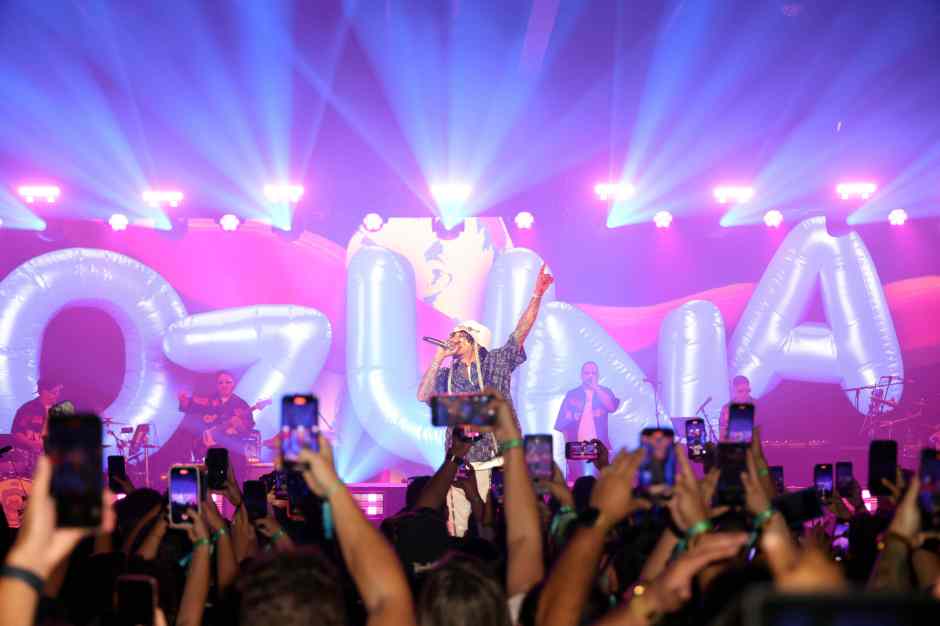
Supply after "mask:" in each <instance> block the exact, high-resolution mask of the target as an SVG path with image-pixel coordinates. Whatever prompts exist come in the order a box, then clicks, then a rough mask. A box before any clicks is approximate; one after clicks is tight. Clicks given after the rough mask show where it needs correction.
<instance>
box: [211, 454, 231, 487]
mask: <svg viewBox="0 0 940 626" xmlns="http://www.w3.org/2000/svg"><path fill="white" fill-rule="evenodd" d="M206 475H207V480H208V483H207V484H208V487H209V489H212V490H213V491H221V490H222V489H225V483H226V482H228V450H226V449H225V448H209V449H208V450H207V451H206Z"/></svg>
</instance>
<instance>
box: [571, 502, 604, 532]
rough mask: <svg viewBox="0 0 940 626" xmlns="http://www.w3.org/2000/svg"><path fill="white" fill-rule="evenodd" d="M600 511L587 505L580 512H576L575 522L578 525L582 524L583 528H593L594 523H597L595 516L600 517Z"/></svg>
mask: <svg viewBox="0 0 940 626" xmlns="http://www.w3.org/2000/svg"><path fill="white" fill-rule="evenodd" d="M600 515H601V512H600V510H599V509H598V508H596V507H593V506H589V507H588V508H586V509H584V510H583V511H581V512H580V513H578V519H577V523H578V526H584V527H585V528H593V526H594V524H596V523H597V518H598V517H600Z"/></svg>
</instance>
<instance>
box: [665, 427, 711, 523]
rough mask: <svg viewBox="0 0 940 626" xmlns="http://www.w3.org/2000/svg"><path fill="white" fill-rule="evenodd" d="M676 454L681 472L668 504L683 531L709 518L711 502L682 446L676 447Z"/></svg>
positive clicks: (674, 519) (675, 520)
mask: <svg viewBox="0 0 940 626" xmlns="http://www.w3.org/2000/svg"><path fill="white" fill-rule="evenodd" d="M675 454H676V458H677V459H678V461H679V472H678V476H676V485H675V488H674V489H673V496H672V498H671V499H670V500H669V501H668V503H667V505H666V506H667V508H668V509H669V512H670V513H671V514H672V521H674V522H675V523H676V526H678V527H679V528H680V529H681V530H682V531H687V530H689V529H690V528H692V527H693V526H695V525H696V524H698V523H699V522H703V521H705V520H707V519H708V518H709V502H708V501H706V500H705V498H704V497H703V493H702V490H701V489H700V488H699V485H698V482H697V481H696V480H695V474H694V473H692V467H691V466H690V465H689V459H688V457H686V454H685V450H684V449H683V448H682V446H676V447H675Z"/></svg>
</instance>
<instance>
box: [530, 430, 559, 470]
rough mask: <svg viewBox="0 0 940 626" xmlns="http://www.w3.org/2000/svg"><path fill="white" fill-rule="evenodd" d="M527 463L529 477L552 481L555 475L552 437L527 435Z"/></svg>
mask: <svg viewBox="0 0 940 626" xmlns="http://www.w3.org/2000/svg"><path fill="white" fill-rule="evenodd" d="M525 462H526V465H528V467H529V475H530V476H532V478H538V479H541V480H551V478H552V474H553V473H554V472H553V470H554V468H553V467H552V435H526V436H525Z"/></svg>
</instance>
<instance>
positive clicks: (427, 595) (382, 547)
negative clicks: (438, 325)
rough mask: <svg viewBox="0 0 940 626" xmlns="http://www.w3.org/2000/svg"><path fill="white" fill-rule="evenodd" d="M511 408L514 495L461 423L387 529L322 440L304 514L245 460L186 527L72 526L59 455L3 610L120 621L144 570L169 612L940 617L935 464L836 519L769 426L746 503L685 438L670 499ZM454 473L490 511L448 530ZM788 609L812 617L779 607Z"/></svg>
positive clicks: (143, 506)
mask: <svg viewBox="0 0 940 626" xmlns="http://www.w3.org/2000/svg"><path fill="white" fill-rule="evenodd" d="M493 409H494V410H495V412H496V421H495V426H493V427H492V434H493V436H494V437H495V440H496V442H497V443H496V445H497V446H498V447H499V451H500V452H501V456H502V459H503V468H502V472H503V488H502V490H501V493H498V494H495V493H492V492H491V493H485V494H484V493H480V492H479V488H478V481H477V480H476V479H475V477H474V476H473V475H472V472H471V474H470V475H469V476H468V477H462V478H458V469H459V467H458V465H459V460H460V459H463V458H464V457H465V456H466V455H467V453H468V451H469V448H470V446H471V443H470V442H468V441H466V440H464V439H463V438H461V437H453V438H452V439H451V442H450V446H451V449H450V451H449V454H448V455H447V460H446V461H445V462H444V463H443V465H442V466H441V467H440V468H439V469H438V470H437V471H436V473H435V474H434V475H433V476H429V477H422V478H419V479H416V480H413V481H412V483H411V484H410V485H409V489H408V498H407V505H406V507H405V509H404V510H402V511H401V512H399V513H397V514H396V515H394V516H392V517H389V518H387V519H385V520H384V522H383V523H382V526H381V528H380V529H376V528H375V527H374V526H373V525H372V524H371V523H370V522H369V521H368V520H367V519H366V517H365V516H364V515H363V513H362V511H361V510H360V507H359V506H358V504H357V502H356V500H355V499H354V498H353V496H352V495H351V494H350V491H349V490H348V489H347V487H346V486H345V485H344V484H343V483H342V481H341V480H340V478H339V477H338V475H337V473H336V470H335V468H334V463H333V455H332V449H331V446H330V443H329V441H327V440H326V439H325V438H322V437H321V438H320V446H319V448H320V449H319V451H318V452H317V451H312V450H305V451H304V452H303V453H302V461H303V463H304V464H305V466H304V469H302V475H303V479H304V481H305V482H306V484H307V486H308V487H309V489H310V492H311V494H310V496H309V498H308V499H307V501H305V502H304V503H303V506H302V509H303V516H301V517H302V519H300V518H298V516H296V515H295V516H291V517H288V516H287V515H286V512H285V511H284V510H283V509H282V508H279V507H277V506H275V505H276V501H274V500H273V499H272V500H271V502H270V505H271V506H270V508H269V512H268V515H267V516H265V517H262V518H259V519H252V518H251V517H250V516H249V514H248V512H247V508H246V507H245V506H244V501H243V499H242V493H241V491H240V489H239V486H238V483H237V481H236V477H235V476H234V473H233V472H230V473H229V477H228V481H227V483H226V485H225V488H224V489H223V490H221V491H220V493H221V494H222V496H223V497H224V498H225V499H226V500H227V501H228V502H229V503H230V504H231V506H232V507H233V508H234V511H235V512H234V514H233V516H232V519H226V518H225V517H223V515H222V514H221V513H220V512H219V510H218V508H217V507H216V505H215V503H214V502H213V500H212V499H211V498H207V499H205V501H204V502H203V503H202V506H201V512H199V513H196V512H195V511H194V512H193V514H192V515H191V517H192V522H193V523H192V524H191V525H190V526H189V527H188V528H186V529H183V530H181V529H176V528H170V527H169V524H168V519H167V498H166V495H165V494H160V493H158V492H156V491H154V490H151V489H146V488H141V489H136V490H133V491H131V493H129V494H127V495H126V497H124V498H123V499H120V500H115V499H114V496H113V494H111V493H110V492H108V491H107V490H105V491H104V495H103V502H102V507H103V510H104V514H103V516H102V524H101V527H100V528H97V529H78V528H60V527H57V524H56V504H55V501H54V499H53V497H52V496H51V495H50V490H49V483H50V477H51V472H52V470H51V463H50V461H49V459H47V458H40V460H39V463H38V466H37V469H36V472H35V475H34V477H33V478H34V482H33V490H32V494H31V497H30V499H29V504H28V507H27V511H26V515H25V517H24V520H23V524H22V526H21V528H19V530H18V532H17V533H16V535H15V537H14V536H9V537H4V538H3V546H2V547H3V550H4V556H3V563H4V565H3V570H2V575H0V624H2V625H3V626H29V625H31V624H74V625H84V624H108V623H114V624H120V623H121V619H120V618H119V616H118V614H117V613H116V612H115V610H114V606H115V598H114V595H115V594H114V589H115V582H116V581H117V579H118V577H120V576H124V575H127V574H135V575H144V576H149V577H152V579H153V580H155V581H156V588H157V589H158V596H157V598H158V601H157V603H156V606H155V610H154V615H153V623H154V624H159V625H163V624H180V625H184V626H198V625H200V624H241V625H243V626H255V625H257V626H261V625H265V626H267V625H270V624H277V625H278V626H293V625H295V624H296V625H301V624H305V625H306V624H324V625H333V624H370V625H378V624H389V625H392V624H394V625H401V626H407V625H408V624H416V623H417V624H420V625H421V626H445V625H453V626H470V625H471V624H472V625H483V626H488V625H499V626H510V625H514V624H525V625H538V626H563V625H571V626H574V625H576V624H599V625H605V626H607V625H615V624H623V625H645V624H655V623H662V624H764V623H766V624H778V623H779V624H789V623H799V624H823V623H840V622H839V619H842V622H841V623H862V622H858V621H852V620H851V615H864V616H865V620H866V621H864V623H882V622H881V621H880V619H881V618H880V617H879V616H881V617H884V618H885V619H888V620H889V621H888V622H885V623H931V621H932V622H933V623H935V620H936V615H938V614H940V613H937V612H936V609H937V608H940V604H936V605H933V604H932V603H934V602H936V600H934V599H933V598H940V549H938V546H940V544H938V541H937V537H936V536H934V535H931V534H930V533H925V532H923V531H922V527H921V516H920V512H919V510H918V506H917V501H916V495H917V493H918V489H919V485H918V479H917V477H916V476H915V477H914V478H912V479H911V480H910V484H907V485H904V484H901V478H900V477H899V479H898V482H897V483H892V484H891V485H890V486H891V489H892V494H893V495H892V496H891V497H885V498H881V499H880V501H879V503H878V507H877V510H876V511H874V512H870V511H869V510H868V509H867V508H866V506H865V503H864V502H863V501H862V498H861V490H860V489H859V488H858V485H857V484H856V485H853V487H852V488H851V489H850V490H849V491H848V492H847V493H836V494H835V496H834V497H833V498H832V500H831V502H830V503H829V504H828V506H827V507H826V510H825V515H824V516H823V517H822V518H820V519H817V520H815V521H813V522H812V523H798V524H795V523H793V521H792V520H788V519H787V517H786V516H785V515H784V514H783V513H782V512H781V511H778V510H777V509H775V507H774V506H773V504H772V503H773V501H774V498H775V497H776V496H778V495H779V494H777V493H776V489H777V488H776V487H775V485H774V484H773V482H772V481H771V479H770V477H769V475H768V471H767V468H768V463H767V460H766V458H765V456H764V453H763V451H762V449H761V446H760V437H759V435H758V436H755V437H754V438H753V443H752V444H751V447H750V448H749V450H748V452H747V471H746V472H745V473H744V474H743V475H742V477H741V479H742V482H743V486H744V492H745V499H744V505H743V506H742V507H740V508H735V507H732V508H729V507H718V508H716V507H714V506H713V504H712V503H713V501H714V494H715V490H716V488H717V486H718V482H719V481H718V479H719V470H718V469H711V470H710V471H708V472H706V473H704V475H703V476H702V477H701V478H697V477H696V473H695V471H693V464H691V463H690V462H689V460H688V459H687V458H686V457H685V455H684V454H683V453H682V451H681V449H680V448H678V447H677V451H678V452H679V454H678V469H677V476H676V480H675V486H674V488H673V489H672V493H671V497H669V498H655V499H651V498H647V497H644V496H643V495H642V494H638V493H637V491H636V490H635V488H634V487H635V484H636V474H637V471H638V468H639V466H640V464H641V462H642V461H643V455H644V451H643V450H642V449H640V450H637V451H634V452H626V451H623V452H619V453H618V454H616V455H615V456H614V457H613V458H612V459H610V460H609V462H608V459H607V454H606V453H605V454H602V455H601V458H599V459H598V460H597V461H596V464H597V465H598V469H599V470H600V471H599V475H598V476H597V477H593V476H583V477H581V478H579V479H578V480H577V481H576V482H575V484H574V486H573V487H572V488H569V485H568V484H567V482H566V481H565V480H564V478H563V477H562V474H561V472H560V471H559V470H558V469H557V468H556V469H555V474H554V477H553V478H552V479H550V480H538V481H536V480H533V479H532V478H530V476H529V474H528V470H527V466H526V462H525V458H524V453H523V448H522V446H521V445H519V444H520V440H521V433H520V432H519V428H518V426H517V424H516V421H515V420H514V419H513V416H512V410H511V407H510V405H509V404H508V402H506V401H505V400H503V399H502V398H497V399H496V400H495V401H494V406H493ZM699 474H702V473H701V472H699ZM454 484H457V485H458V486H459V487H460V488H461V489H462V490H463V491H464V493H465V494H466V498H467V500H468V501H469V503H470V506H471V509H472V512H471V518H470V523H469V525H468V529H467V532H466V533H465V534H464V535H463V536H462V537H456V536H453V535H452V533H451V532H449V531H448V512H447V506H446V498H447V493H448V491H449V490H450V489H451V487H452V485H454ZM836 525H841V526H844V527H845V526H847V528H848V530H847V532H845V533H844V536H843V537H842V538H843V539H845V541H846V544H845V545H841V546H839V545H836V544H837V543H838V542H834V538H833V534H834V533H833V529H834V527H835V526H836ZM807 594H812V596H811V597H809V596H807ZM853 611H854V613H853ZM879 611H881V612H880V613H879ZM931 611H933V612H932V613H931ZM843 613H844V615H843ZM781 615H782V616H784V617H786V616H791V617H792V615H799V616H800V619H799V621H796V622H794V621H774V620H775V619H778V618H779V617H780V616H781ZM840 616H841V617H840ZM845 616H849V617H845ZM892 616H893V617H892ZM843 618H844V619H843ZM846 619H848V620H849V621H845V620H846ZM892 620H893V621H892ZM920 620H923V621H920Z"/></svg>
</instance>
